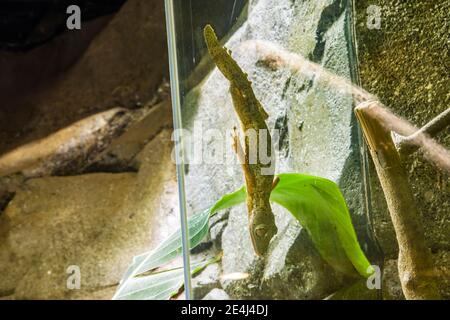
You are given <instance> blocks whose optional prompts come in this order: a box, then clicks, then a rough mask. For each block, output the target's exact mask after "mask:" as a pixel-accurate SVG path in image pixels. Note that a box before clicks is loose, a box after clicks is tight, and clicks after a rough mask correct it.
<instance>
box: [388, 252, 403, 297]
mask: <svg viewBox="0 0 450 320" xmlns="http://www.w3.org/2000/svg"><path fill="white" fill-rule="evenodd" d="M382 289H383V299H385V300H405V296H404V295H403V290H402V285H401V283H400V278H399V276H398V266H397V260H386V261H385V263H384V269H383V287H382Z"/></svg>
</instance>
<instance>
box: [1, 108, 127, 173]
mask: <svg viewBox="0 0 450 320" xmlns="http://www.w3.org/2000/svg"><path fill="white" fill-rule="evenodd" d="M130 120H131V117H130V115H129V114H128V113H127V111H126V110H125V109H121V108H114V109H111V110H108V111H105V112H101V113H98V114H95V115H93V116H90V117H88V118H86V119H83V120H80V121H78V122H76V123H74V124H73V125H71V126H69V127H67V128H64V129H61V130H59V131H58V132H56V133H54V134H51V135H49V136H48V137H45V138H43V139H40V140H37V141H34V142H31V143H29V144H26V145H24V146H21V147H19V148H17V149H14V150H12V151H10V152H8V153H6V154H5V155H3V156H1V157H0V177H2V176H5V175H9V174H12V173H22V174H23V175H24V176H25V177H37V176H49V175H62V174H70V173H77V172H79V171H81V170H82V169H83V168H84V167H85V166H88V165H89V164H90V162H92V161H93V160H94V159H95V157H96V156H97V155H98V154H100V153H101V152H103V151H104V149H106V148H107V146H108V145H109V144H110V143H111V141H112V140H113V139H114V138H116V137H117V136H119V135H121V134H122V133H123V131H124V130H125V128H126V126H127V124H128V122H130Z"/></svg>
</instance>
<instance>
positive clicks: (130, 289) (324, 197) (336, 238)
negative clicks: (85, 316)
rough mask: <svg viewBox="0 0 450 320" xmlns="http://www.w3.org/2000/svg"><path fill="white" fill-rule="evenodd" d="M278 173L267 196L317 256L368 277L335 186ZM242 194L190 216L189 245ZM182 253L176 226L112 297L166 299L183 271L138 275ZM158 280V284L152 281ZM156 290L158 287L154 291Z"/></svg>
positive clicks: (239, 200)
mask: <svg viewBox="0 0 450 320" xmlns="http://www.w3.org/2000/svg"><path fill="white" fill-rule="evenodd" d="M278 177H279V178H280V181H279V183H278V184H277V186H276V187H275V189H274V190H273V191H272V193H271V197H270V198H271V200H272V201H274V202H276V203H278V204H280V205H281V206H283V207H285V208H286V209H287V210H288V211H290V212H291V213H292V215H293V216H294V217H295V218H296V219H297V220H298V221H299V222H300V224H301V225H302V226H303V227H304V228H305V229H306V230H307V231H308V233H309V234H310V236H311V239H312V241H313V242H314V244H315V246H316V248H317V249H318V251H319V253H320V254H321V256H322V257H323V258H324V259H325V260H326V261H327V262H328V263H329V264H330V265H331V266H333V267H334V268H336V269H337V270H339V271H341V272H343V273H347V274H354V273H355V269H356V270H357V271H358V272H359V273H360V274H361V275H363V276H365V277H368V276H369V275H370V274H371V273H372V271H371V268H370V263H369V262H368V260H367V258H366V257H365V255H364V253H363V252H362V250H361V248H360V246H359V243H358V240H357V237H356V233H355V230H354V228H353V225H352V221H351V218H350V214H349V212H348V208H347V205H346V203H345V200H344V198H343V196H342V194H341V192H340V190H339V187H338V186H337V185H336V184H335V183H334V182H332V181H330V180H327V179H324V178H320V177H314V176H309V175H304V174H297V173H285V174H280V175H279V176H278ZM245 197H246V190H245V187H242V188H240V189H239V190H237V191H235V192H233V193H230V194H226V195H224V196H223V197H222V198H221V199H220V200H219V201H217V202H216V203H215V204H214V206H212V207H211V208H210V209H207V210H204V211H202V212H200V213H198V214H195V215H193V216H191V217H189V219H188V229H189V241H190V247H191V248H194V247H195V246H197V245H198V244H199V243H200V242H201V241H202V240H203V238H204V237H205V236H206V235H207V234H208V230H209V224H208V222H209V218H210V216H212V215H214V214H215V213H216V212H217V211H219V210H224V209H227V208H230V207H232V206H235V205H238V204H240V203H243V202H245ZM181 253H182V246H181V231H180V230H179V229H178V230H177V231H175V232H174V233H172V234H171V235H170V236H169V237H168V238H167V239H166V240H164V241H163V242H162V243H161V244H160V245H159V246H158V247H157V248H156V249H155V250H152V251H149V252H146V253H144V254H141V255H138V256H136V257H134V259H133V263H132V265H131V266H130V267H129V268H128V270H127V271H126V273H125V275H124V277H123V280H122V281H121V285H120V286H119V289H118V291H117V292H116V294H115V296H114V299H117V298H123V297H126V298H127V299H128V297H131V298H130V299H135V298H139V299H145V298H147V297H150V296H151V297H153V298H160V297H166V296H167V294H170V290H171V288H172V289H173V288H174V287H176V286H178V288H179V283H180V281H181V283H182V281H183V279H182V269H181V270H178V271H177V270H169V271H165V272H160V273H157V272H155V273H152V274H150V275H146V276H139V275H141V274H143V273H145V272H148V271H151V270H154V269H156V268H159V267H161V266H163V265H165V264H167V263H168V262H170V261H172V260H173V259H175V258H177V257H178V256H180V255H181ZM194 268H195V266H194ZM180 272H181V273H180ZM180 274H181V278H179V277H180ZM180 279H181V280H180ZM157 281H160V282H161V285H157V284H156V283H157ZM148 286H150V287H148ZM147 287H148V288H147ZM155 288H158V290H160V292H159V294H158V295H157V294H156V292H157V291H155V290H156V289H155ZM147 289H148V290H147ZM136 290H137V292H134V291H136Z"/></svg>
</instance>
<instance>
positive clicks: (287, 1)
mask: <svg viewBox="0 0 450 320" xmlns="http://www.w3.org/2000/svg"><path fill="white" fill-rule="evenodd" d="M250 8H251V11H250V12H249V14H248V21H247V22H246V23H244V24H243V26H242V27H241V28H239V30H238V31H237V32H236V33H235V34H234V35H233V36H232V37H231V38H230V39H229V41H228V42H227V43H226V46H227V47H228V48H229V49H230V50H231V51H232V55H233V57H234V58H235V59H236V61H237V62H238V63H239V64H240V66H241V67H242V68H243V70H244V71H245V72H247V73H248V75H249V79H250V80H251V81H252V83H253V88H254V91H255V95H256V96H257V98H258V99H259V100H260V101H261V103H262V105H263V106H264V108H265V109H266V110H267V112H268V113H269V115H270V117H269V119H268V126H269V128H271V129H273V128H274V127H275V126H277V127H278V128H281V129H285V132H282V136H283V137H284V138H283V141H282V150H281V152H280V153H279V155H278V159H277V172H302V173H308V174H313V175H318V176H322V177H326V178H329V179H331V180H333V181H336V182H337V183H338V184H339V185H340V187H341V189H342V190H343V193H344V196H345V198H346V199H347V201H348V205H349V208H350V212H351V214H352V218H353V220H354V221H355V225H356V226H357V230H358V231H360V232H359V235H360V239H362V244H363V247H364V248H366V249H367V248H368V246H366V245H365V241H366V239H365V237H364V236H365V232H366V229H367V228H366V227H367V220H366V216H365V211H364V202H363V197H362V177H361V175H360V170H361V164H360V162H359V146H358V143H357V139H356V138H357V136H356V133H357V131H356V130H355V121H354V119H353V115H352V109H353V104H352V97H350V96H346V95H342V93H340V92H336V91H335V90H332V89H330V88H329V87H326V86H324V85H323V84H322V83H321V82H320V81H318V80H317V77H315V76H312V75H301V74H298V73H295V74H294V73H292V72H291V71H290V70H286V69H276V68H275V69H274V68H270V67H268V66H267V65H265V64H264V63H262V62H261V60H260V57H259V56H258V55H257V54H256V52H254V51H252V50H249V47H248V46H246V47H245V48H244V47H243V46H242V45H241V43H243V42H244V41H246V40H252V39H258V40H266V41H270V42H272V43H274V44H276V45H279V46H281V47H284V48H285V49H288V50H291V51H293V52H295V53H298V54H301V55H303V56H305V57H309V59H311V60H313V61H314V62H317V63H318V64H321V65H322V66H324V67H325V68H327V69H328V70H330V71H332V72H334V73H336V74H338V75H340V76H342V77H345V78H348V79H349V78H350V76H351V73H352V69H351V66H350V60H349V59H350V58H349V55H350V53H349V47H350V44H349V43H348V38H347V37H346V32H347V31H346V30H347V28H348V26H347V23H348V20H347V19H346V16H347V14H349V12H348V10H349V9H348V8H346V6H345V2H344V1H340V0H322V1H292V0H281V1H271V0H259V1H257V2H254V1H252V4H251V5H250ZM228 87H229V84H228V82H227V81H226V80H225V78H224V77H223V76H222V75H221V74H220V73H219V72H218V70H217V69H215V70H214V71H213V72H212V73H211V74H210V75H209V76H208V77H207V78H206V79H205V81H203V82H202V83H201V84H200V85H199V86H197V87H196V88H194V89H193V90H192V91H191V92H190V93H189V94H188V95H187V97H186V99H185V105H184V106H183V110H184V122H185V123H184V125H185V127H186V128H187V129H188V130H190V131H191V133H193V132H194V131H195V130H196V129H198V128H199V126H200V125H202V126H203V130H204V132H205V131H206V130H207V129H208V128H216V129H217V128H218V129H219V130H223V131H222V132H221V137H218V136H217V135H215V136H214V135H212V134H211V135H208V134H206V133H204V134H203V139H204V141H203V155H204V156H207V155H215V154H218V153H219V154H220V151H221V149H222V151H223V153H224V154H225V155H224V157H222V158H221V160H222V161H220V163H218V164H215V163H214V164H209V163H201V164H198V163H196V162H195V161H193V160H195V159H192V157H189V154H188V157H187V158H188V161H190V164H189V170H188V172H187V174H186V192H187V199H188V205H189V207H190V208H191V209H192V210H193V211H197V210H200V209H202V208H205V207H207V206H209V205H211V204H212V203H214V201H216V200H217V199H218V198H220V197H221V196H222V195H223V194H225V193H227V192H230V191H234V190H236V189H237V188H238V187H240V186H241V185H242V184H243V179H242V172H241V169H240V167H239V165H238V164H237V163H236V160H235V155H234V154H233V153H232V151H231V148H230V147H229V145H230V144H231V143H223V140H225V139H224V138H227V134H226V133H225V130H228V129H232V128H233V127H234V126H236V125H238V122H237V118H236V115H235V114H234V112H233V107H232V103H231V98H230V95H229V94H228ZM218 110H220V111H219V112H218ZM280 119H281V120H280ZM277 120H278V121H277ZM280 123H281V125H280ZM284 124H286V125H284ZM219 138H222V139H221V140H220V141H219ZM218 143H219V144H220V145H219V146H218ZM229 159H231V160H233V161H228V160H229ZM275 215H276V223H277V226H278V229H279V233H278V235H277V238H276V239H275V240H274V241H272V243H271V245H270V249H269V254H268V255H267V257H266V258H265V259H261V258H257V257H256V256H255V254H254V252H253V249H252V246H251V242H250V238H249V234H248V221H247V213H246V210H245V207H244V206H239V207H236V208H233V209H231V210H230V216H229V220H228V225H227V227H226V228H225V230H224V232H223V235H222V248H223V253H224V254H223V259H222V265H223V272H224V274H228V273H241V274H248V277H247V278H245V279H243V280H242V279H241V280H238V281H222V286H223V287H224V289H225V290H226V291H227V292H228V293H229V294H230V295H231V296H232V297H233V298H255V299H257V298H267V299H270V298H315V299H320V298H325V297H326V296H328V295H329V294H331V293H333V292H334V291H336V290H337V289H338V288H339V286H340V285H342V283H343V277H342V275H340V274H337V273H335V272H333V270H332V268H330V267H329V266H328V265H327V264H326V263H325V262H324V261H323V260H322V259H321V257H320V256H319V255H318V254H317V252H316V250H315V249H314V248H313V247H312V245H311V242H310V241H309V242H308V237H307V235H306V234H305V231H304V230H302V229H301V227H300V226H299V225H298V224H297V223H296V221H294V219H293V218H292V216H291V215H290V214H289V213H287V212H286V211H284V210H281V209H280V208H278V207H277V208H276V209H275ZM296 252H299V255H296ZM294 257H295V258H294ZM293 283H296V284H298V285H292V284H293ZM260 288H263V289H260Z"/></svg>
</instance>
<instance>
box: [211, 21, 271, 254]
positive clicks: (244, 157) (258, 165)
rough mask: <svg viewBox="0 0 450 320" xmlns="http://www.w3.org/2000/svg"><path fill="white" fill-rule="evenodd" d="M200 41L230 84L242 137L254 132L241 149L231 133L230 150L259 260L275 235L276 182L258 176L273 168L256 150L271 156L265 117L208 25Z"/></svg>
mask: <svg viewBox="0 0 450 320" xmlns="http://www.w3.org/2000/svg"><path fill="white" fill-rule="evenodd" d="M204 38H205V42H206V45H207V47H208V52H209V54H210V56H211V58H212V60H213V61H214V63H215V65H216V66H217V68H218V69H219V71H220V72H221V73H222V74H223V75H224V77H225V78H226V79H227V80H228V81H229V83H230V94H231V98H232V101H233V106H234V110H235V111H236V114H237V116H238V118H239V120H240V123H241V129H242V131H243V132H244V133H246V132H249V130H255V132H256V139H253V141H252V140H251V139H250V138H249V136H248V135H245V139H244V141H245V142H244V148H242V145H241V143H240V139H239V136H238V135H237V134H236V133H235V134H234V135H233V140H234V142H233V148H234V151H235V152H236V154H237V156H238V158H240V163H241V166H242V170H243V172H244V179H245V184H246V187H247V196H246V205H247V212H248V219H249V229H250V238H251V240H252V245H253V249H254V251H255V253H256V254H257V255H259V256H262V255H264V254H265V253H266V252H267V249H268V247H269V243H270V241H271V239H272V238H273V237H274V236H275V235H276V234H277V231H278V229H277V226H276V224H275V217H274V214H273V211H272V208H271V206H270V201H269V199H270V193H271V191H272V189H273V188H274V187H275V185H276V183H277V182H278V181H277V180H276V179H275V180H274V174H273V173H271V174H262V172H261V170H262V169H264V168H266V169H267V168H270V167H271V166H273V165H274V163H273V161H274V159H273V157H271V158H272V159H271V162H269V163H268V164H263V163H262V162H261V159H260V153H259V149H258V148H259V147H260V146H261V145H265V146H266V147H267V150H266V152H267V153H266V154H267V155H270V154H271V152H272V141H271V136H270V133H269V130H268V127H267V124H266V120H267V118H268V117H269V115H268V114H267V112H266V111H265V110H264V108H263V106H262V105H261V103H260V102H259V101H258V99H257V98H256V96H255V93H254V92H253V89H252V83H251V81H250V80H249V79H248V75H247V74H246V73H245V72H244V71H243V70H242V69H241V68H240V66H239V65H238V64H237V62H236V61H235V60H234V59H233V58H232V57H231V51H229V50H228V49H227V48H226V47H223V46H221V45H220V43H219V41H218V39H217V36H216V34H215V32H214V29H213V28H212V27H211V26H210V25H206V26H205V28H204ZM261 130H265V135H262V136H263V138H265V139H267V141H265V142H266V143H265V144H264V143H262V144H260V139H261V135H260V134H259V133H260V131H261ZM254 140H256V141H254ZM250 143H256V144H257V145H256V146H257V147H256V148H255V146H253V145H250ZM250 150H253V151H254V150H257V153H258V155H257V157H256V158H257V160H256V161H250V160H251V158H250Z"/></svg>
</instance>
